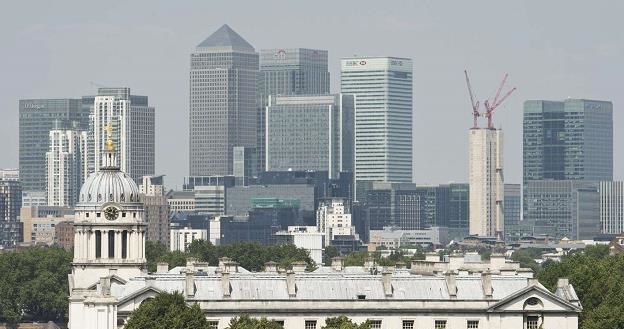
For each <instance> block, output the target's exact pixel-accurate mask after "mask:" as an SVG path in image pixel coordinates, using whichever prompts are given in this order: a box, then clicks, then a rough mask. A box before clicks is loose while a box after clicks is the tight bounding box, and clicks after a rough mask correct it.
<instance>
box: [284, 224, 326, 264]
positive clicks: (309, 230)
mask: <svg viewBox="0 0 624 329" xmlns="http://www.w3.org/2000/svg"><path fill="white" fill-rule="evenodd" d="M275 236H276V237H281V238H283V239H287V240H289V241H288V242H289V243H292V244H293V245H295V246H296V247H297V248H302V249H305V250H307V251H308V252H309V253H310V258H312V260H313V261H314V262H315V263H316V264H322V263H323V241H324V239H325V234H323V233H321V232H319V231H318V228H317V227H316V226H288V231H280V232H277V233H275Z"/></svg>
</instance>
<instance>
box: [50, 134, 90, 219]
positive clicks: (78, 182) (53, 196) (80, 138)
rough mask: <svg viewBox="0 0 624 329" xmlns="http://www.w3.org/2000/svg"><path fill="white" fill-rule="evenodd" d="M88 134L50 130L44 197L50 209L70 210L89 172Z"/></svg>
mask: <svg viewBox="0 0 624 329" xmlns="http://www.w3.org/2000/svg"><path fill="white" fill-rule="evenodd" d="M86 143H87V132H86V131H78V130H63V129H54V130H50V150H49V151H48V152H47V153H46V169H47V170H46V198H47V204H48V205H49V206H68V207H72V206H74V205H75V204H76V202H77V201H78V192H79V191H80V187H81V186H82V182H83V181H84V179H85V178H86V177H85V176H87V175H88V173H86V172H85V169H86V166H85V163H86V161H87V157H86V156H87V146H86Z"/></svg>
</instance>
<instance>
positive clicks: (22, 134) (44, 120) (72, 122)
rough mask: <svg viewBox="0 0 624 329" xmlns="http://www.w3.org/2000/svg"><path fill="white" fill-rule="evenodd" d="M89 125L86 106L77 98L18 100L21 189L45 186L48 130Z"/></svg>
mask: <svg viewBox="0 0 624 329" xmlns="http://www.w3.org/2000/svg"><path fill="white" fill-rule="evenodd" d="M88 127H89V109H84V108H83V107H82V104H81V100H80V99H69V98H65V99H22V100H20V101H19V171H20V181H21V183H22V187H23V190H24V191H40V192H45V190H46V152H48V151H49V150H50V145H49V141H50V130H52V129H55V128H59V129H76V130H85V131H86V130H87V129H88Z"/></svg>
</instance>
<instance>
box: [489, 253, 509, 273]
mask: <svg viewBox="0 0 624 329" xmlns="http://www.w3.org/2000/svg"><path fill="white" fill-rule="evenodd" d="M504 267H505V255H503V254H492V255H491V256H490V270H491V271H500V270H501V269H502V268H504Z"/></svg>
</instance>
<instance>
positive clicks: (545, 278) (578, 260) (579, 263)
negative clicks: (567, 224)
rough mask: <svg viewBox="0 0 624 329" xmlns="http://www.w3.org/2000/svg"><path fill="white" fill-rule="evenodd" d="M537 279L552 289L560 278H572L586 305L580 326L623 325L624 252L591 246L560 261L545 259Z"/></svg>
mask: <svg viewBox="0 0 624 329" xmlns="http://www.w3.org/2000/svg"><path fill="white" fill-rule="evenodd" d="M538 278H539V280H540V282H541V283H542V284H543V285H544V286H546V287H547V288H549V289H550V290H551V291H553V292H554V291H555V289H556V287H557V279H558V278H568V279H569V280H570V283H571V284H572V285H573V286H574V289H575V290H576V293H577V294H578V296H579V299H580V301H581V305H582V306H583V313H582V314H581V317H580V323H579V328H581V329H599V328H600V329H604V328H624V304H623V303H622V300H624V255H613V256H609V255H608V249H607V247H606V246H589V247H587V248H585V250H584V251H583V252H578V253H574V254H572V255H570V256H567V257H564V258H563V259H562V260H561V262H545V263H544V267H543V269H542V270H541V271H540V272H539V274H538Z"/></svg>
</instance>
